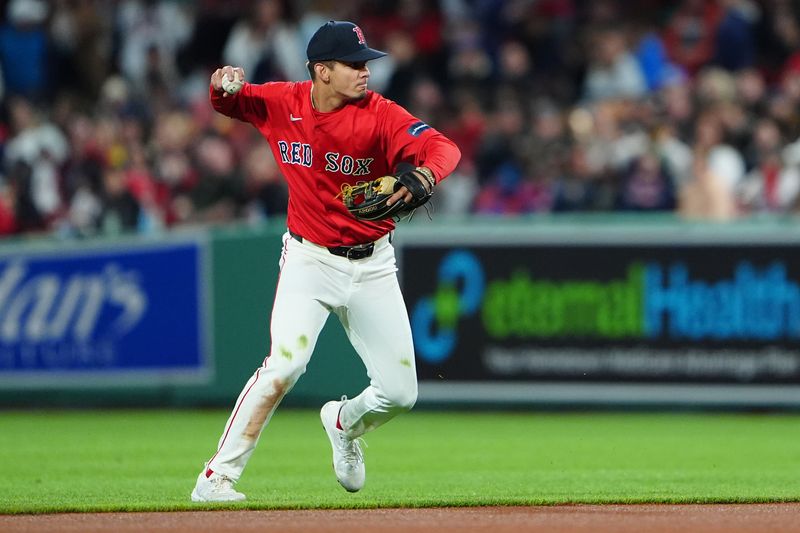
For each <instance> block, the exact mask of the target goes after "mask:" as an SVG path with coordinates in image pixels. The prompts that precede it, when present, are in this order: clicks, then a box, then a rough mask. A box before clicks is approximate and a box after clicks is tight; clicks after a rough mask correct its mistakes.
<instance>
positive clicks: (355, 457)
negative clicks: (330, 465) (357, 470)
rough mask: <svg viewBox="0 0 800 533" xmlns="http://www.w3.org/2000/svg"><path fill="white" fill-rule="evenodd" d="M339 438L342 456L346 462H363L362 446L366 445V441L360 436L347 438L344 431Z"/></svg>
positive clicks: (352, 463) (355, 463)
mask: <svg viewBox="0 0 800 533" xmlns="http://www.w3.org/2000/svg"><path fill="white" fill-rule="evenodd" d="M339 438H340V439H341V442H342V456H343V457H344V460H345V461H347V464H350V465H357V464H359V463H363V462H364V450H363V448H366V447H367V443H366V441H365V440H364V439H362V438H361V437H357V438H355V439H348V438H347V437H345V436H344V433H342V434H341V435H340V437H339Z"/></svg>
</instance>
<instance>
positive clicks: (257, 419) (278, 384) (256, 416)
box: [244, 379, 286, 440]
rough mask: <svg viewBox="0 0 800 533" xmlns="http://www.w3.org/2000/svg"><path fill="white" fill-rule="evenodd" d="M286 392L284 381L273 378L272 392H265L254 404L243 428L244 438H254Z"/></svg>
mask: <svg viewBox="0 0 800 533" xmlns="http://www.w3.org/2000/svg"><path fill="white" fill-rule="evenodd" d="M284 394H286V383H284V382H283V381H281V380H280V379H275V380H273V382H272V392H271V393H269V394H266V395H265V396H264V397H263V398H262V399H261V402H259V404H258V405H257V406H256V408H255V410H254V411H253V414H252V416H250V420H249V421H248V422H247V427H246V428H245V430H244V438H246V439H250V440H255V439H256V438H258V435H259V434H260V433H261V430H262V429H263V428H264V423H265V422H266V421H267V417H269V415H270V413H271V412H272V411H273V410H274V409H275V405H276V404H277V403H278V402H279V401H281V398H283V395H284Z"/></svg>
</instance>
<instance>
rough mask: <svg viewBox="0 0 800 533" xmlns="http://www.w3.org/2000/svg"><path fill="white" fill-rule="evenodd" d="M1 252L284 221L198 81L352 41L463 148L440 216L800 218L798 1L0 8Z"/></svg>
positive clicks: (217, 2)
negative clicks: (352, 31) (338, 33)
mask: <svg viewBox="0 0 800 533" xmlns="http://www.w3.org/2000/svg"><path fill="white" fill-rule="evenodd" d="M0 17H2V18H0V65H1V66H2V68H0V101H1V102H2V105H0V162H2V165H0V234H2V235H13V234H22V233H24V234H30V233H54V234H59V235H65V236H71V235H78V236H81V235H93V234H98V233H101V234H113V233H119V232H123V231H137V232H142V233H146V232H152V231H159V230H161V229H163V228H168V227H173V226H178V225H191V224H209V223H221V222H227V221H233V220H247V221H252V222H254V223H257V222H259V221H261V220H264V219H265V218H266V217H271V216H281V215H283V214H284V213H285V210H286V201H287V192H286V187H285V184H284V183H283V179H282V177H281V176H280V172H279V170H278V167H277V165H276V164H275V162H274V160H273V158H272V155H271V152H270V150H269V148H268V146H267V145H266V143H265V142H264V141H263V140H262V139H261V138H260V137H259V136H258V134H257V133H256V131H255V129H253V128H252V127H250V126H248V125H246V124H242V123H239V122H236V121H232V120H229V119H227V118H225V117H222V116H221V115H218V114H216V113H214V112H213V110H212V109H211V107H210V105H209V103H208V79H209V76H210V74H211V72H213V70H214V69H215V68H217V67H218V66H221V65H225V64H230V65H237V66H242V67H244V69H245V72H246V73H247V77H248V79H249V80H250V81H252V82H256V83H261V82H266V81H272V80H302V79H306V78H307V76H308V74H307V71H306V68H305V46H306V43H307V42H308V39H309V37H310V36H311V35H312V34H313V32H314V31H315V30H316V29H317V28H318V27H319V26H320V25H321V24H323V23H324V22H325V21H327V20H329V19H339V20H352V21H355V22H357V23H358V24H359V25H360V26H361V27H362V28H363V29H364V32H365V34H366V37H367V40H368V42H369V44H370V46H372V47H374V48H379V49H383V50H386V51H388V52H389V54H390V55H389V56H388V57H386V58H383V59H380V60H376V61H373V62H370V64H369V67H370V71H371V78H370V88H371V89H373V90H376V91H378V92H381V93H382V94H384V95H385V96H386V97H388V98H391V99H393V100H395V101H397V102H398V103H400V104H402V105H404V106H405V107H406V108H407V109H409V110H410V111H411V112H412V113H413V114H415V115H416V116H418V117H420V118H421V119H422V120H424V121H426V122H428V123H430V124H431V125H433V126H434V127H436V128H437V129H439V130H440V131H442V132H443V133H445V134H446V135H448V136H449V137H450V138H452V139H453V140H454V141H455V142H456V143H457V144H458V145H459V147H460V148H461V151H462V153H463V159H462V161H461V163H460V165H459V167H458V169H457V170H456V172H455V173H454V174H453V175H452V176H450V177H449V178H448V179H447V180H446V181H445V182H444V183H442V184H441V185H440V187H438V188H437V194H436V195H435V199H436V209H437V212H438V213H443V214H454V215H464V214H486V215H506V216H509V215H519V214H527V213H554V212H586V211H593V212H613V211H617V212H618V211H638V212H650V211H652V212H675V213H677V214H679V215H680V216H683V217H687V218H692V219H700V220H731V219H735V218H741V217H746V216H752V215H754V214H760V213H778V214H787V215H791V214H793V213H800V2H797V1H795V0H674V1H665V0H637V1H636V2H626V1H624V0H505V1H503V0H439V1H435V0H427V1H425V0H295V1H289V0H283V1H282V0H199V1H196V2H192V1H181V0H116V1H114V0H52V1H44V0H6V1H2V0H0Z"/></svg>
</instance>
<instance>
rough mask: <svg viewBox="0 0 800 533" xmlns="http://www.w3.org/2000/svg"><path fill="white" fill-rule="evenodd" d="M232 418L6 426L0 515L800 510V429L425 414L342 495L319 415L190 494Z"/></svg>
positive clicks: (290, 416)
mask: <svg viewBox="0 0 800 533" xmlns="http://www.w3.org/2000/svg"><path fill="white" fill-rule="evenodd" d="M226 417H227V412H223V411H151V412H141V411H117V412H94V411H91V412H83V411H77V412H75V411H65V412H45V413H38V412H11V413H0V464H2V465H3V475H2V480H3V482H2V487H3V490H2V491H0V513H43V512H66V511H112V510H115V511H132V510H137V511H142V510H179V509H205V508H210V507H214V508H253V509H276V508H310V507H313V508H366V507H398V506H403V507H427V506H466V505H514V504H523V505H524V504H559V503H576V502H579V503H607V502H626V503H644V502H686V503H697V502H766V501H800V416H796V415H686V414H681V415H675V414H537V413H507V414H503V413H479V414H468V413H453V412H448V413H431V412H422V411H416V412H412V413H410V414H407V415H404V416H402V417H399V418H398V419H396V420H394V421H392V422H391V423H389V424H387V425H386V426H384V427H382V428H380V429H378V430H377V431H375V432H374V433H371V434H370V435H368V437H367V441H368V444H369V447H368V448H367V450H366V458H367V484H366V486H365V488H364V489H363V490H362V491H361V492H359V493H357V494H348V493H346V492H345V491H344V490H342V489H341V488H340V487H339V486H338V484H337V483H336V481H335V478H334V475H333V471H332V468H331V460H330V449H329V445H328V441H327V438H326V437H325V434H324V432H323V430H322V428H321V426H320V423H319V418H318V416H317V412H312V411H292V410H279V411H278V412H277V414H276V415H275V417H274V418H273V421H272V423H271V425H270V426H269V428H268V429H267V431H266V432H265V433H264V435H263V437H262V439H261V443H260V444H259V447H258V449H257V450H256V452H255V454H254V455H253V458H252V460H251V461H250V464H249V465H248V468H247V470H246V471H245V473H244V476H243V477H242V480H241V482H240V483H239V485H238V486H237V487H238V488H239V489H240V490H242V491H243V492H245V493H246V494H247V495H248V501H247V502H246V503H243V504H234V505H227V506H220V505H216V506H208V505H206V506H199V505H196V504H192V503H190V502H189V501H188V500H189V492H190V491H191V489H192V487H193V485H194V480H195V478H196V476H197V473H198V472H199V470H200V468H201V467H202V464H203V462H204V461H205V460H207V459H208V457H209V456H210V455H211V454H212V453H213V451H214V448H215V446H216V439H217V438H218V437H219V433H220V431H221V430H222V427H223V425H224V423H225V420H226Z"/></svg>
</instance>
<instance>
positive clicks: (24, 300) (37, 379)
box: [0, 239, 211, 388]
mask: <svg viewBox="0 0 800 533" xmlns="http://www.w3.org/2000/svg"><path fill="white" fill-rule="evenodd" d="M204 249H205V245H204V243H203V241H202V240H201V239H198V240H183V241H177V242H176V241H171V242H170V241H166V242H160V243H158V244H146V243H140V242H130V243H126V244H125V245H124V246H122V245H119V244H117V245H106V246H102V245H93V246H91V247H86V248H81V249H79V250H74V251H68V252H67V251H65V250H63V249H61V250H50V251H41V252H37V251H22V252H21V251H19V250H15V252H14V253H13V254H9V255H2V254H0V387H3V388H16V387H36V386H48V387H52V386H71V385H74V386H82V387H83V386H87V385H88V386H91V385H92V384H98V385H102V386H104V387H108V386H111V387H113V386H116V385H120V386H124V385H130V384H132V383H140V384H149V385H153V384H165V383H186V382H205V381H207V380H208V379H209V377H210V375H211V366H210V361H209V354H208V349H207V347H208V342H207V338H206V337H207V330H208V328H207V317H206V313H207V304H206V297H205V294H204V286H205V282H206V280H205V276H206V274H205V270H206V265H205V262H206V259H205V255H206V254H205V252H204Z"/></svg>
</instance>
